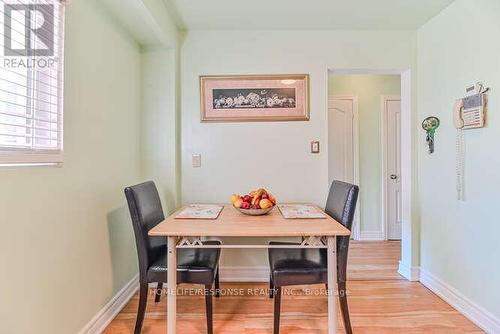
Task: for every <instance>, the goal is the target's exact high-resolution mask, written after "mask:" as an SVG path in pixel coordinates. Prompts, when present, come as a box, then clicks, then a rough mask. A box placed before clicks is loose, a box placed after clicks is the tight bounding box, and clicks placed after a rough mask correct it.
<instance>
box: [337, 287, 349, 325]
mask: <svg viewBox="0 0 500 334" xmlns="http://www.w3.org/2000/svg"><path fill="white" fill-rule="evenodd" d="M338 286H339V302H340V309H341V310H342V320H343V321H344V328H345V332H346V333H347V334H352V327H351V319H350V318H349V306H348V305H347V290H346V282H338Z"/></svg>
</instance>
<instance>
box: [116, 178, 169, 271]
mask: <svg viewBox="0 0 500 334" xmlns="http://www.w3.org/2000/svg"><path fill="white" fill-rule="evenodd" d="M125 196H126V197H127V202H128V208H129V210H130V216H131V218H132V225H133V226H134V234H135V243H136V246H137V256H138V257H139V273H140V275H141V276H143V275H144V276H143V277H145V275H146V274H147V271H148V268H149V266H150V265H151V262H152V261H154V260H155V259H156V257H157V256H158V252H159V251H160V249H161V248H162V247H163V246H165V245H166V239H165V238H159V237H150V236H148V232H149V230H150V229H152V228H153V227H155V226H156V225H158V224H159V223H160V222H161V221H163V220H164V219H165V216H164V215H163V209H162V207H161V201H160V196H159V195H158V190H157V189H156V186H155V184H154V182H153V181H148V182H144V183H141V184H137V185H135V186H131V187H127V188H125Z"/></svg>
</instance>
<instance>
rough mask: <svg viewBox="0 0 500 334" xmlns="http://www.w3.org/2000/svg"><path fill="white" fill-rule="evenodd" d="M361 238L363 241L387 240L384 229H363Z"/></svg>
mask: <svg viewBox="0 0 500 334" xmlns="http://www.w3.org/2000/svg"><path fill="white" fill-rule="evenodd" d="M359 240H363V241H370V240H371V241H375V240H385V236H384V232H382V231H361V236H360V238H359Z"/></svg>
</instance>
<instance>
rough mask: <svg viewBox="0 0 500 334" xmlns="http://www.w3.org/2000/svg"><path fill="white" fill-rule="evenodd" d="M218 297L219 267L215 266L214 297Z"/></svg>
mask: <svg viewBox="0 0 500 334" xmlns="http://www.w3.org/2000/svg"><path fill="white" fill-rule="evenodd" d="M219 297H220V278H219V268H217V272H216V273H215V298H219Z"/></svg>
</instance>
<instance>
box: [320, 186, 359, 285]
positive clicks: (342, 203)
mask: <svg viewBox="0 0 500 334" xmlns="http://www.w3.org/2000/svg"><path fill="white" fill-rule="evenodd" d="M358 194H359V187H358V186H356V185H353V184H350V183H346V182H342V181H333V183H332V185H331V187H330V193H329V194H328V199H327V201H326V207H325V212H326V213H327V214H328V215H329V216H331V217H332V218H333V219H335V220H336V221H338V222H339V223H341V224H342V225H344V226H345V227H346V228H347V229H348V230H349V231H350V230H351V228H352V222H353V220H354V213H355V211H356V202H357V201H358ZM349 240H350V237H338V238H337V267H338V278H339V280H340V281H344V282H345V280H346V274H347V273H346V270H347V252H348V250H349Z"/></svg>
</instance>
